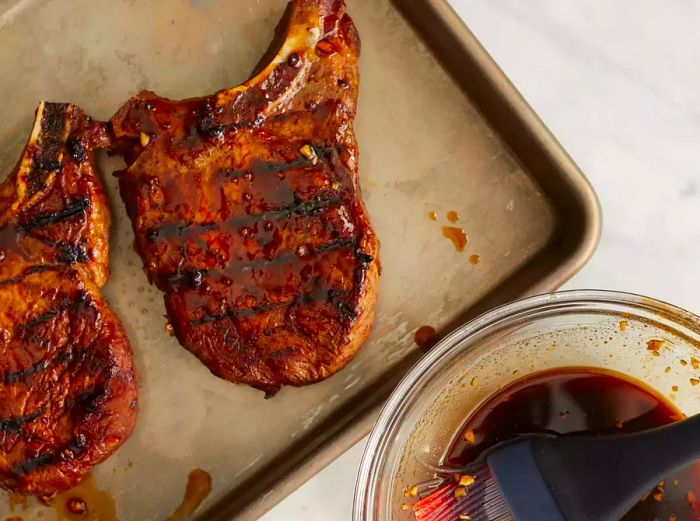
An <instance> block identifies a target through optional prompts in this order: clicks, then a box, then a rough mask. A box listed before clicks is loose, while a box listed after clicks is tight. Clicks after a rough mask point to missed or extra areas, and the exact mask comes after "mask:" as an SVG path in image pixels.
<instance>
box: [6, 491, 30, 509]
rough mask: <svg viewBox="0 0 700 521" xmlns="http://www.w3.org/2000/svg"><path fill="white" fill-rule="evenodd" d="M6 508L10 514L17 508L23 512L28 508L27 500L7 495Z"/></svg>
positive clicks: (26, 498)
mask: <svg viewBox="0 0 700 521" xmlns="http://www.w3.org/2000/svg"><path fill="white" fill-rule="evenodd" d="M7 506H8V507H9V508H10V512H14V511H15V509H16V508H17V507H19V509H20V510H22V511H23V512H24V511H25V510H27V509H28V508H29V498H28V497H27V496H21V495H19V494H8V495H7Z"/></svg>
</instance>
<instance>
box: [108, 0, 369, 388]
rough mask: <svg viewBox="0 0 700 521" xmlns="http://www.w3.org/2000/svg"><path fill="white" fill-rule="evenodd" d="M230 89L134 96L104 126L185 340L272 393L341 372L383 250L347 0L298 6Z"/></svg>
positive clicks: (361, 331)
mask: <svg viewBox="0 0 700 521" xmlns="http://www.w3.org/2000/svg"><path fill="white" fill-rule="evenodd" d="M278 36H279V37H280V38H279V39H281V40H282V42H281V46H277V47H276V52H275V48H274V47H273V49H272V52H271V53H269V54H270V55H272V56H273V58H272V60H271V62H269V63H268V64H267V65H264V66H263V67H261V68H260V72H259V73H258V74H257V75H255V76H254V77H253V78H252V79H250V80H248V81H247V82H246V83H244V84H242V85H241V86H239V87H235V88H232V89H227V90H222V91H219V92H217V93H216V94H214V95H212V96H208V97H203V98H195V99H189V100H184V101H171V100H168V99H164V98H161V97H159V96H157V95H156V94H153V93H151V92H142V93H141V94H139V95H138V96H136V97H134V98H132V99H131V100H130V101H129V102H127V103H126V104H125V105H124V106H123V107H122V108H121V109H120V110H119V111H118V112H117V114H116V115H115V116H114V117H113V118H112V120H111V124H112V129H113V132H114V137H115V139H116V142H117V143H118V145H119V147H120V149H121V152H122V153H123V154H124V156H125V158H126V161H127V164H128V168H127V170H125V171H123V172H120V173H118V174H117V175H118V176H119V184H120V191H121V195H122V199H123V200H124V202H125V204H126V208H127V211H128V213H129V216H130V217H131V221H132V224H133V228H134V232H135V235H136V244H137V247H138V250H139V252H140V254H141V257H142V259H143V261H144V265H145V269H146V272H147V274H148V277H149V279H150V280H151V282H153V283H155V284H156V285H157V286H158V287H159V288H160V289H161V290H163V291H164V292H165V303H166V308H167V312H168V317H169V321H170V323H171V325H172V328H173V331H174V334H175V335H176V336H177V338H178V339H179V341H180V342H181V343H182V344H183V345H184V346H185V347H186V348H187V349H189V350H190V351H191V352H192V353H194V354H195V355H196V356H197V357H199V359H200V360H201V361H202V362H204V364H205V365H206V366H207V367H208V368H209V369H210V370H211V371H212V372H213V373H214V374H216V375H217V376H220V377H222V378H225V379H227V380H230V381H232V382H242V383H246V384H249V385H252V386H254V387H257V388H259V389H262V390H265V391H267V392H268V394H272V393H274V392H276V391H277V390H278V389H279V388H280V387H281V386H282V385H287V384H289V385H305V384H309V383H313V382H316V381H318V380H322V379H324V378H327V377H328V376H330V375H332V374H333V373H335V372H336V371H338V370H340V369H341V368H342V367H344V366H345V365H346V364H347V363H348V362H349V361H350V360H351V359H352V357H353V356H354V355H355V353H356V352H357V350H358V349H359V348H360V346H361V345H362V344H363V342H364V341H365V339H366V338H367V336H368V334H369V331H370V328H371V324H372V321H373V315H374V305H375V300H376V284H377V278H378V261H377V250H378V244H377V240H376V237H375V235H374V232H373V231H372V228H371V226H370V223H369V220H368V217H367V213H366V211H365V208H364V205H363V203H362V200H361V199H360V186H359V181H358V173H357V161H358V152H357V144H356V142H355V135H354V131H353V119H354V117H355V107H356V99H357V88H358V68H357V58H358V54H359V50H360V43H359V38H358V35H357V32H356V29H355V26H354V25H353V23H352V21H351V19H350V17H349V16H348V15H347V14H346V12H345V6H344V3H343V2H342V0H294V1H293V2H292V3H291V4H290V6H289V8H288V10H287V13H286V15H285V18H284V20H283V22H282V23H281V25H280V27H279V28H278Z"/></svg>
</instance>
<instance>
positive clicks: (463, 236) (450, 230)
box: [442, 226, 469, 252]
mask: <svg viewBox="0 0 700 521" xmlns="http://www.w3.org/2000/svg"><path fill="white" fill-rule="evenodd" d="M442 235H443V237H446V238H448V239H450V240H451V241H452V244H454V247H455V250H457V251H460V252H461V251H464V248H466V247H467V243H468V242H469V241H468V240H467V233H466V232H465V231H464V230H463V229H461V228H455V227H454V226H443V227H442Z"/></svg>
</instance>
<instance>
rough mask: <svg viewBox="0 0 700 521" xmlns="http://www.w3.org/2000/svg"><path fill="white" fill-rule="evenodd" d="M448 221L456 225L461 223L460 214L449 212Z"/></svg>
mask: <svg viewBox="0 0 700 521" xmlns="http://www.w3.org/2000/svg"><path fill="white" fill-rule="evenodd" d="M447 220H448V221H450V222H451V223H452V224H454V223H456V222H457V221H459V214H458V213H457V212H455V211H454V210H450V211H449V212H447Z"/></svg>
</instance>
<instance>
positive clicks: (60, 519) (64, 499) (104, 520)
mask: <svg viewBox="0 0 700 521" xmlns="http://www.w3.org/2000/svg"><path fill="white" fill-rule="evenodd" d="M45 503H46V504H47V506H50V507H52V508H53V509H54V511H55V512H56V519H57V521H119V519H118V518H117V507H116V505H115V503H114V498H113V497H112V495H111V494H110V493H109V492H107V491H104V490H100V489H98V488H97V485H96V483H95V479H94V478H93V477H92V476H88V477H87V479H85V481H83V482H82V483H80V484H79V485H78V486H76V487H74V488H72V489H70V490H68V491H66V492H61V493H60V494H57V495H56V496H54V497H53V498H51V499H48V500H46V501H45Z"/></svg>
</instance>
